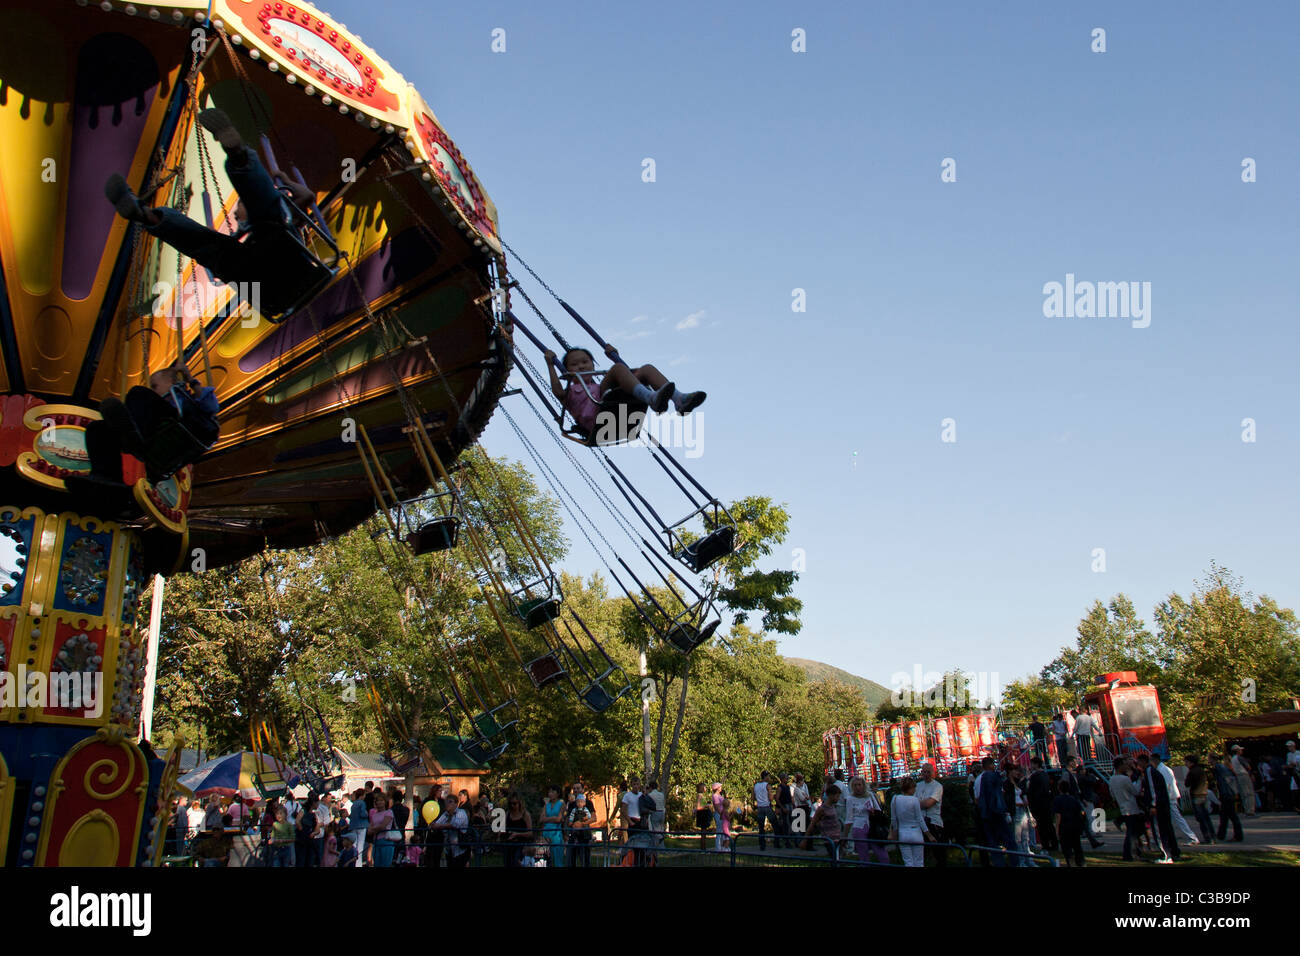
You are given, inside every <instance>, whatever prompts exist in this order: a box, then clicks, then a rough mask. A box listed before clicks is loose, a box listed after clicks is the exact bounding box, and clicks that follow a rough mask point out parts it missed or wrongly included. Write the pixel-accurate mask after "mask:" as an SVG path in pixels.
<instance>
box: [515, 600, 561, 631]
mask: <svg viewBox="0 0 1300 956" xmlns="http://www.w3.org/2000/svg"><path fill="white" fill-rule="evenodd" d="M560 607H561V605H560V601H559V599H558V598H553V597H543V598H534V599H533V600H531V601H520V602H518V603H516V604H515V607H514V612H515V616H516V617H518V618H519V620H521V621H523V622H524V626H525V627H527V628H528V629H529V630H530V631H531V630H532V629H533V628H535V627H541V626H542V625H543V624H546V623H547V622H548V621H554V620H555V619H556V618H557V617H559V616H560Z"/></svg>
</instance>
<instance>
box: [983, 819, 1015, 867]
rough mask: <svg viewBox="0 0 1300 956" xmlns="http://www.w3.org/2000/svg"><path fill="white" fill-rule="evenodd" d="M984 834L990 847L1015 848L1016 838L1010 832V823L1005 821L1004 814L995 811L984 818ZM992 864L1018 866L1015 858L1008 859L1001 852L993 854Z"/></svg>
mask: <svg viewBox="0 0 1300 956" xmlns="http://www.w3.org/2000/svg"><path fill="white" fill-rule="evenodd" d="M984 835H985V837H986V838H987V839H988V841H989V846H990V847H995V846H996V847H1004V848H1006V849H1008V850H1013V851H1014V850H1015V849H1016V838H1015V837H1014V836H1013V835H1012V833H1011V824H1010V823H1008V822H1007V818H1006V816H1005V815H1003V814H1001V813H996V814H994V815H993V816H991V817H985V818H984ZM993 865H994V866H1018V865H1019V864H1018V863H1017V862H1016V858H1015V857H1012V858H1011V859H1010V860H1008V859H1007V858H1006V857H1005V856H1003V855H1002V854H1001V853H994V854H993Z"/></svg>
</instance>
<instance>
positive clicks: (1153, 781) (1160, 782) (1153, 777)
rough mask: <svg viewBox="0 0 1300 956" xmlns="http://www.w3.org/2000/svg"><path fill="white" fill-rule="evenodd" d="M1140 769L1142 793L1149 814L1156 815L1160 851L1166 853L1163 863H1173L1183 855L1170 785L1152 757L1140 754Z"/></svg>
mask: <svg viewBox="0 0 1300 956" xmlns="http://www.w3.org/2000/svg"><path fill="white" fill-rule="evenodd" d="M1137 759H1138V770H1139V771H1140V773H1141V774H1142V793H1143V795H1144V796H1145V798H1146V800H1147V803H1148V805H1149V809H1148V810H1147V814H1148V815H1149V816H1153V817H1155V821H1156V830H1157V833H1158V834H1159V837H1160V839H1159V843H1160V851H1161V852H1162V853H1163V854H1164V857H1163V859H1162V860H1161V861H1160V862H1162V863H1172V862H1173V861H1174V860H1177V859H1178V858H1179V857H1180V856H1182V855H1183V851H1182V850H1180V849H1179V848H1178V837H1177V836H1175V835H1174V818H1173V811H1172V807H1171V801H1170V798H1169V787H1168V786H1167V785H1166V783H1165V778H1164V775H1163V774H1161V773H1160V771H1159V770H1158V769H1156V768H1155V767H1153V766H1152V765H1151V758H1150V757H1148V756H1147V755H1146V754H1138V758H1137Z"/></svg>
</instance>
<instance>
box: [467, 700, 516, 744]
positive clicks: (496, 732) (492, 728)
mask: <svg viewBox="0 0 1300 956" xmlns="http://www.w3.org/2000/svg"><path fill="white" fill-rule="evenodd" d="M513 703H514V701H507V702H506V703H505V704H502V705H500V706H499V707H494V708H493V709H492V710H489V711H485V712H484V713H481V714H476V715H475V716H474V721H473V723H474V729H475V730H476V731H478V733H479V734H481V735H482V736H484V737H489V738H491V737H499V736H501V735H502V734H504V733H505V732H506V731H507V730H509V729H510V728H511V727H513V726H515V724H517V723H519V721H517V720H508V721H506V722H505V723H504V724H503V723H501V721H500V720H499V719H498V718H497V712H498V711H500V710H501V709H502V708H504V707H507V706H510V705H512V704H513Z"/></svg>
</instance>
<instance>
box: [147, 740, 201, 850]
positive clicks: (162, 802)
mask: <svg viewBox="0 0 1300 956" xmlns="http://www.w3.org/2000/svg"><path fill="white" fill-rule="evenodd" d="M184 746H185V738H184V737H183V736H181V735H180V734H176V736H175V737H173V738H172V745H171V749H170V750H168V751H167V756H166V757H164V758H163V772H162V776H161V777H160V778H159V780H158V796H157V800H156V803H155V809H156V811H157V816H158V822H157V824H156V825H155V826H154V834H153V865H154V866H162V858H163V857H164V856H165V855H166V853H167V825H168V823H170V817H171V803H172V793H173V791H175V790H180V791H182V792H183V793H185V794H186V795H188V796H193V793H191V792H190V790H189V788H188V787H182V786H181V785H180V784H179V783H178V782H177V781H178V778H179V777H180V773H181V749H182V748H183V747H184Z"/></svg>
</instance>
